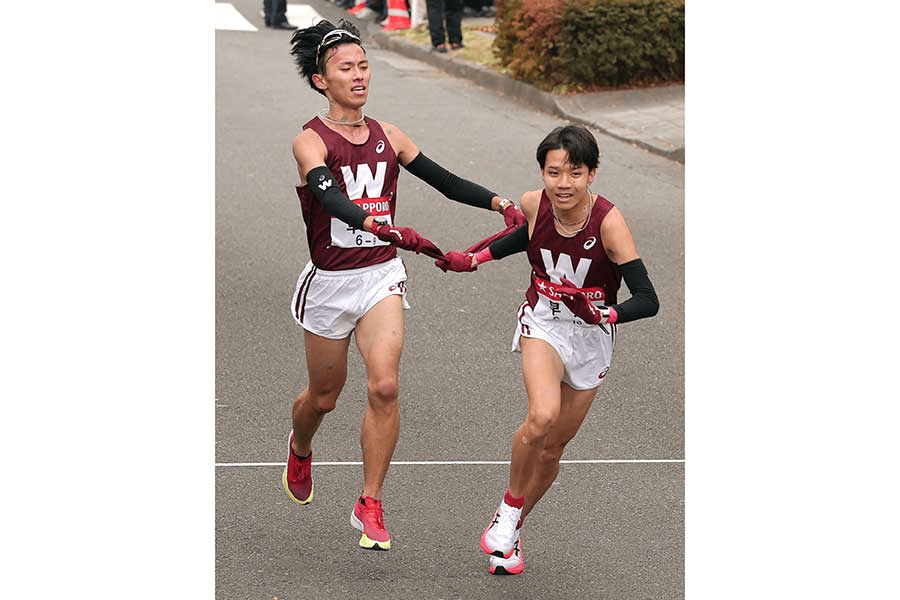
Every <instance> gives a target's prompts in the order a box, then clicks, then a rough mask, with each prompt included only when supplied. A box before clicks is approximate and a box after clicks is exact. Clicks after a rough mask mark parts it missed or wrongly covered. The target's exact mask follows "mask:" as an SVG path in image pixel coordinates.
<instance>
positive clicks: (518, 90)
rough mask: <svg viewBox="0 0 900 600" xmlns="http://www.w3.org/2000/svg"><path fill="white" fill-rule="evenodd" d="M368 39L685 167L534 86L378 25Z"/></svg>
mask: <svg viewBox="0 0 900 600" xmlns="http://www.w3.org/2000/svg"><path fill="white" fill-rule="evenodd" d="M368 33H369V35H371V37H372V40H373V41H374V42H375V43H376V44H377V45H378V47H379V48H384V49H385V50H392V51H394V52H397V53H399V54H402V55H404V56H406V57H408V58H412V59H415V60H419V61H422V62H424V63H427V64H429V65H431V66H433V67H435V68H438V69H441V70H442V71H445V72H447V73H449V74H450V75H454V76H456V77H462V78H464V79H467V80H469V81H472V82H473V83H476V84H478V85H480V86H482V87H484V88H487V89H489V90H491V91H494V92H496V93H498V94H501V95H503V96H507V97H510V98H513V99H514V100H517V101H519V102H521V103H523V104H526V105H528V106H530V107H532V108H536V109H538V110H541V111H544V112H547V113H550V114H553V115H556V116H558V117H560V118H563V119H566V120H568V121H571V122H573V123H578V124H580V125H585V126H587V127H591V128H592V129H596V130H598V131H600V132H601V133H603V134H604V135H608V136H610V137H612V138H615V139H617V140H620V141H623V142H627V143H629V144H633V145H635V146H637V147H639V148H643V149H644V150H647V151H648V152H652V153H653V154H656V155H658V156H662V157H664V158H668V159H670V160H674V161H677V162H680V163H682V164H683V163H684V148H683V147H682V148H678V149H676V150H668V149H663V148H658V147H656V146H653V145H652V144H648V143H646V142H644V141H642V140H636V139H633V138H628V137H625V136H622V135H618V134H616V133H615V132H613V131H610V130H608V129H607V128H605V127H604V126H603V125H602V124H601V123H596V122H594V121H593V120H591V119H587V118H585V117H584V116H583V115H580V114H574V113H571V112H569V111H567V110H565V109H564V108H563V107H562V106H561V105H560V103H559V101H558V99H557V98H556V96H555V95H553V94H551V93H549V92H544V91H542V90H539V89H537V88H536V87H534V86H533V85H530V84H527V83H523V82H521V81H516V80H515V79H512V78H511V77H509V76H508V75H505V74H503V73H498V72H496V71H494V70H492V69H489V68H487V67H485V66H483V65H480V64H478V63H474V62H472V61H469V60H465V59H463V58H459V57H455V56H452V55H451V54H449V53H448V54H439V53H437V52H432V51H431V48H427V47H425V46H422V45H421V44H414V43H411V42H408V41H406V40H404V39H402V38H400V37H397V36H394V35H391V34H389V33H387V32H386V31H384V30H383V29H382V28H381V27H380V26H379V25H376V24H370V25H369V31H368Z"/></svg>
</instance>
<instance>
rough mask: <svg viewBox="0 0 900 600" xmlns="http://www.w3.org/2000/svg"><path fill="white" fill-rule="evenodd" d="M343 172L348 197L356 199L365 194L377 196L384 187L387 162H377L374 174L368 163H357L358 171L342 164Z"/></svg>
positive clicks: (371, 196) (372, 196)
mask: <svg viewBox="0 0 900 600" xmlns="http://www.w3.org/2000/svg"><path fill="white" fill-rule="evenodd" d="M341 174H342V175H343V176H344V185H346V186H347V196H348V197H350V198H354V199H355V198H362V197H364V196H366V197H368V198H377V197H379V196H381V195H382V194H381V189H382V188H383V187H384V178H385V175H386V174H387V162H384V161H380V162H378V163H376V165H375V174H374V175H373V174H372V169H370V168H369V165H367V164H366V163H362V164H359V165H356V173H354V172H353V168H352V167H350V166H346V165H345V166H342V167H341ZM363 192H365V193H363Z"/></svg>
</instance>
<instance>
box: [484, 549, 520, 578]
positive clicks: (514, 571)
mask: <svg viewBox="0 0 900 600" xmlns="http://www.w3.org/2000/svg"><path fill="white" fill-rule="evenodd" d="M520 543H521V542H520ZM513 550H515V545H513ZM488 570H489V571H490V572H491V575H518V574H519V573H521V572H522V571H524V570H525V561H524V560H522V546H519V563H518V564H517V565H516V566H514V567H512V568H509V569H507V568H506V567H504V566H503V565H497V566H494V564H493V563H490V564H489V565H488Z"/></svg>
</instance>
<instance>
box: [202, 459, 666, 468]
mask: <svg viewBox="0 0 900 600" xmlns="http://www.w3.org/2000/svg"><path fill="white" fill-rule="evenodd" d="M559 462H560V464H564V465H601V464H655V463H684V459H683V458H634V459H631V458H621V459H584V460H578V459H572V460H561V461H559ZM312 464H313V466H314V467H358V466H361V465H362V461H347V462H327V461H326V462H313V463H312ZM508 464H509V461H508V460H397V461H391V465H392V466H393V465H508ZM215 466H217V467H283V466H284V462H257V463H216V465H215Z"/></svg>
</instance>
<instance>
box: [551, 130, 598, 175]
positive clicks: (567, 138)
mask: <svg viewBox="0 0 900 600" xmlns="http://www.w3.org/2000/svg"><path fill="white" fill-rule="evenodd" d="M559 149H563V150H565V151H566V153H567V154H568V155H569V163H570V164H572V165H573V166H577V165H585V166H586V167H587V168H588V169H590V170H593V169H596V168H597V165H598V164H600V149H599V148H598V147H597V140H596V139H595V138H594V134H592V133H591V132H590V131H588V130H587V129H586V128H584V127H582V126H581V125H565V126H560V127H557V128H556V129H554V130H553V131H551V132H550V133H548V134H547V137H545V138H544V140H543V141H542V142H541V143H540V144H538V147H537V161H538V164H539V165H541V169H543V168H544V163H545V161H546V160H547V153H548V152H550V151H551V150H559Z"/></svg>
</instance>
